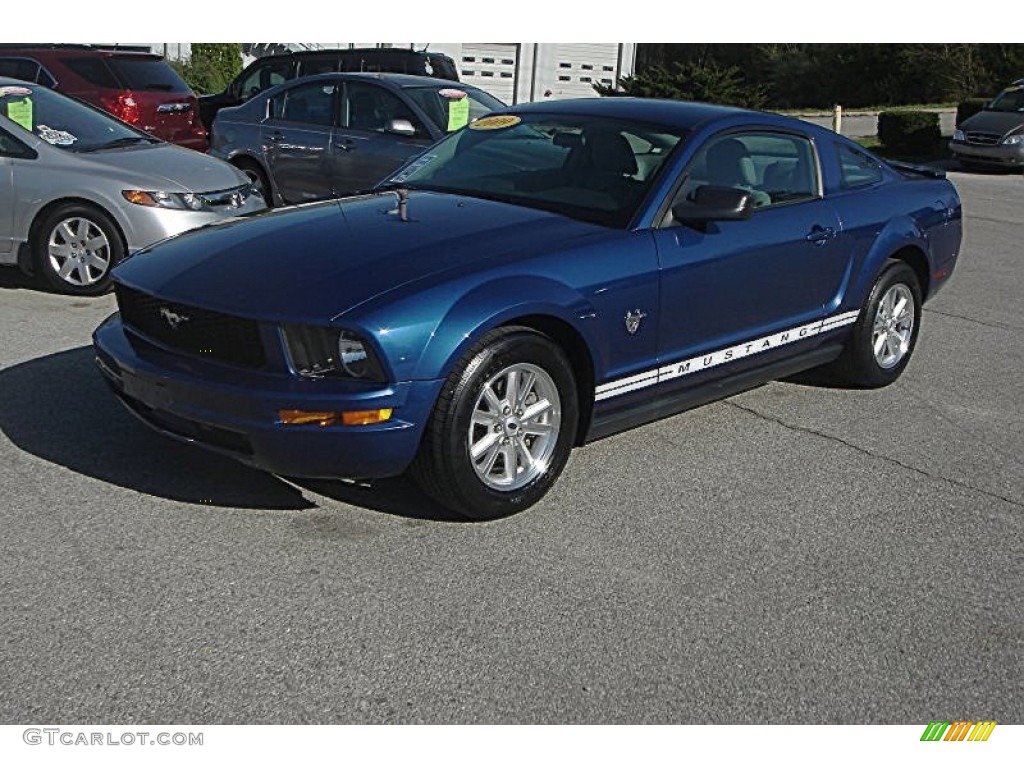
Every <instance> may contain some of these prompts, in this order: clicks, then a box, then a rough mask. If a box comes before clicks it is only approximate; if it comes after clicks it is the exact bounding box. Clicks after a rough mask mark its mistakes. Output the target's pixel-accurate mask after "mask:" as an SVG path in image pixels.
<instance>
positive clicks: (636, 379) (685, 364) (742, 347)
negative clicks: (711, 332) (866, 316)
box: [594, 311, 860, 400]
mask: <svg viewBox="0 0 1024 768" xmlns="http://www.w3.org/2000/svg"><path fill="white" fill-rule="evenodd" d="M859 314H860V312H859V311H853V312H843V313H842V314H839V315H833V316H832V317H827V318H825V319H824V320H815V321H814V322H813V323H807V324H806V325H800V326H797V327H796V328H790V329H788V330H785V331H779V332H778V333H773V334H771V335H770V336H762V337H761V338H760V339H754V340H753V341H748V342H745V343H743V344H737V345H736V346H735V347H729V348H727V349H719V350H717V351H715V352H709V353H707V354H706V355H699V356H697V357H691V358H690V359H689V360H680V361H678V362H675V363H670V364H669V365H663V366H661V367H660V368H654V369H652V370H649V371H644V372H643V373H637V374H634V375H633V376H627V377H625V378H622V379H615V380H614V381H609V382H607V383H605V384H601V385H600V386H598V387H597V389H596V390H595V393H596V394H595V397H594V399H595V400H608V399H609V398H612V397H617V396H619V395H623V394H625V393H627V392H634V391H636V390H638V389H645V388H647V387H652V386H654V385H655V384H659V383H661V382H663V381H671V380H672V379H677V378H679V377H680V376H689V375H690V374H693V373H699V372H700V371H706V370H707V369H708V368H714V367H715V366H717V365H722V364H723V363H731V362H733V361H735V360H740V359H742V358H744V357H749V356H750V355H756V354H758V353H760V352H768V351H769V350H772V349H776V348H778V347H781V346H784V345H786V344H792V343H793V342H795V341H803V340H804V339H809V338H811V337H812V336H817V335H818V334H821V333H827V332H828V331H834V330H836V329H837V328H842V327H843V326H846V325H851V324H852V323H855V322H857V317H858V315H859Z"/></svg>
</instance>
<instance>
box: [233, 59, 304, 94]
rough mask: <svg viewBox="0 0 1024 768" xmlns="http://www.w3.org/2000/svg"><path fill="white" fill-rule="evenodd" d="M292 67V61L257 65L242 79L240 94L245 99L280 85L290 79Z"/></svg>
mask: <svg viewBox="0 0 1024 768" xmlns="http://www.w3.org/2000/svg"><path fill="white" fill-rule="evenodd" d="M291 68H292V62H291V61H275V62H273V63H271V64H267V65H265V66H262V67H257V68H256V69H254V70H253V71H252V72H250V73H249V74H248V76H247V77H246V78H245V79H244V80H243V81H242V87H241V89H240V90H241V92H240V93H239V94H238V95H239V96H240V97H241V98H243V99H250V98H252V97H253V96H255V95H256V94H257V93H261V92H263V91H265V90H267V88H273V87H274V86H275V85H280V84H281V83H283V82H285V81H286V80H288V79H289V75H290V73H291Z"/></svg>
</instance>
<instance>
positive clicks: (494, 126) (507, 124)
mask: <svg viewBox="0 0 1024 768" xmlns="http://www.w3.org/2000/svg"><path fill="white" fill-rule="evenodd" d="M521 122H523V119H522V118H521V117H517V116H516V115H492V116H491V117H481V118H480V119H479V120H477V121H476V122H475V123H470V124H469V127H470V130H473V131H496V130H498V129H499V128H511V127H512V126H513V125H519V123H521Z"/></svg>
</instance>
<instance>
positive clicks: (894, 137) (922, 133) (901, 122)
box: [878, 110, 942, 153]
mask: <svg viewBox="0 0 1024 768" xmlns="http://www.w3.org/2000/svg"><path fill="white" fill-rule="evenodd" d="M941 139H942V134H941V132H940V131H939V113H938V112H918V111H912V110H906V111H900V112H879V113H878V140H879V141H880V142H882V144H883V145H884V146H885V147H887V148H889V149H894V150H896V151H899V152H922V153H927V152H929V151H931V150H932V149H934V148H935V145H936V144H938V143H939V141H940V140H941Z"/></svg>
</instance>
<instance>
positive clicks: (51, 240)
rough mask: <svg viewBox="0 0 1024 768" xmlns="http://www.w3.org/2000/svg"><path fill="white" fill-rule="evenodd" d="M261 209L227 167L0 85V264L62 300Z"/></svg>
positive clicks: (61, 99)
mask: <svg viewBox="0 0 1024 768" xmlns="http://www.w3.org/2000/svg"><path fill="white" fill-rule="evenodd" d="M265 208H266V203H265V202H264V200H263V198H262V196H261V195H259V194H258V193H257V192H255V190H254V189H253V187H252V184H251V183H250V181H249V179H248V178H247V177H246V176H245V175H244V174H243V173H242V172H241V171H239V170H238V169H236V168H234V167H232V166H231V165H229V164H228V163H225V162H223V161H221V160H217V159H216V158H212V157H208V156H207V155H204V154H201V153H199V152H194V151H192V150H190V149H183V148H182V147H178V146H175V145H173V144H168V143H166V142H164V141H161V140H160V139H157V138H155V137H153V136H151V135H149V134H147V133H143V132H142V131H139V130H137V129H135V128H133V127H131V126H130V125H128V124H126V123H122V122H121V121H119V120H116V119H114V118H113V117H111V116H109V115H107V114H106V113H105V112H101V111H100V110H98V109H95V108H93V107H90V106H88V105H86V104H84V103H82V102H79V101H76V100H74V99H71V98H68V97H66V96H63V95H61V94H59V93H56V92H54V91H51V90H49V89H47V88H43V87H41V86H38V85H35V84H33V83H26V82H23V81H20V80H12V79H6V78H0V265H2V264H8V265H13V264H17V265H19V266H21V267H22V269H23V270H24V271H25V272H28V273H33V272H35V273H38V274H40V275H41V276H42V277H43V278H44V279H45V280H46V282H47V283H48V284H49V285H50V287H52V288H53V289H55V290H57V291H60V292H62V293H71V294H86V295H95V294H99V293H103V292H104V291H106V290H108V288H109V287H110V271H111V269H112V268H113V267H114V265H116V264H117V263H118V262H119V261H121V260H122V259H124V258H125V257H126V256H128V255H130V254H132V253H134V252H135V251H137V250H139V249H140V248H143V247H145V246H147V245H150V244H152V243H154V242H156V241H158V240H162V239H164V238H167V237H170V236H172V235H176V234H179V233H181V232H184V231H186V230H189V229H194V228H196V227H199V226H202V225H204V224H210V223H212V222H216V221H221V220H224V219H226V218H229V217H233V216H238V215H242V214H248V213H256V212H259V211H262V210H264V209H265Z"/></svg>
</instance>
